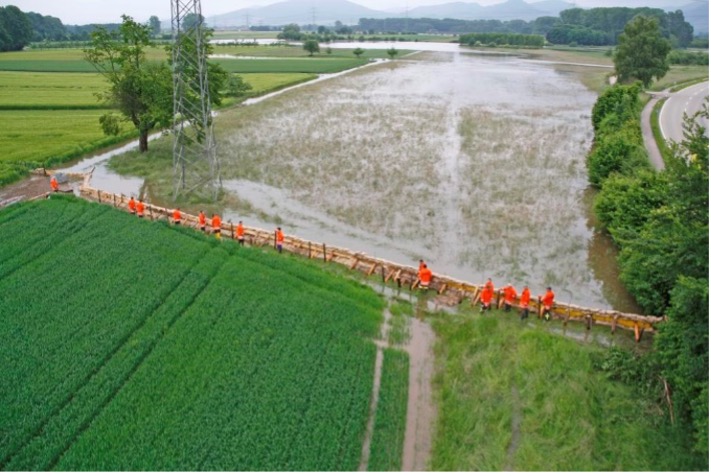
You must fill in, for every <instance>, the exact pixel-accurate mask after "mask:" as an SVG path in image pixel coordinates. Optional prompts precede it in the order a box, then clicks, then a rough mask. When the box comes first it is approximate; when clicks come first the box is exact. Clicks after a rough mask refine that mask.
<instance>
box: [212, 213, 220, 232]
mask: <svg viewBox="0 0 711 476" xmlns="http://www.w3.org/2000/svg"><path fill="white" fill-rule="evenodd" d="M212 228H214V229H216V230H219V229H220V228H222V220H220V217H219V216H217V215H215V216H213V217H212Z"/></svg>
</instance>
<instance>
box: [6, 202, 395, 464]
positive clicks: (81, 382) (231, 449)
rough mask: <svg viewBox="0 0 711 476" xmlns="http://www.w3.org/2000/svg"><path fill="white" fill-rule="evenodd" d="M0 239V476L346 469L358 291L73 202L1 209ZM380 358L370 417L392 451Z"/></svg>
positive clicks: (362, 403) (368, 361) (353, 426)
mask: <svg viewBox="0 0 711 476" xmlns="http://www.w3.org/2000/svg"><path fill="white" fill-rule="evenodd" d="M88 224H90V226H88ZM0 240H2V242H3V247H2V249H0V259H1V260H2V262H3V267H2V268H0V295H2V296H4V297H3V312H2V319H1V320H0V338H2V340H3V342H5V344H4V345H3V346H2V348H0V373H1V374H2V377H3V381H4V382H5V383H6V384H7V386H5V387H4V391H3V392H2V393H0V433H1V434H2V435H3V445H2V446H1V447H0V469H3V470H23V471H24V470H50V469H57V470H64V471H77V470H103V471H109V470H156V471H157V470H191V471H197V470H215V471H220V470H234V471H237V470H295V469H298V470H324V471H337V470H355V469H357V467H358V464H359V459H360V453H361V447H362V438H363V435H364V431H365V424H366V420H367V415H368V408H369V400H370V394H371V392H372V383H373V382H372V380H373V369H374V359H375V345H374V343H373V342H372V339H373V338H375V337H376V336H377V334H378V326H379V324H380V322H381V320H382V309H383V306H384V302H383V300H382V299H381V298H380V297H378V296H377V295H376V294H375V293H374V292H373V291H371V290H370V289H369V288H367V287H366V286H363V285H360V284H356V283H354V282H352V281H349V280H344V279H341V278H336V277H334V276H331V275H329V274H328V273H324V272H323V270H322V269H320V268H318V267H314V266H311V265H308V264H305V263H304V262H303V260H300V259H298V258H294V257H289V256H285V255H284V256H282V255H277V254H276V253H274V252H270V251H266V252H265V251H262V250H259V249H251V248H240V247H237V246H235V244H234V243H226V242H225V243H222V242H219V241H217V240H215V239H214V238H212V237H205V236H202V235H200V234H198V233H197V232H193V231H192V230H186V229H183V228H178V229H175V228H171V227H169V226H168V225H167V224H166V223H165V222H162V223H152V222H142V221H139V220H138V219H137V218H135V217H132V216H130V215H128V214H125V213H121V212H116V211H113V210H111V209H110V208H109V207H106V206H101V205H96V204H89V203H86V202H83V201H80V200H78V199H75V198H73V197H63V196H53V197H52V198H51V199H50V200H42V201H38V202H31V203H25V204H21V205H15V206H12V207H9V208H7V209H5V210H3V211H2V212H0ZM166 243H170V245H169V246H166ZM40 289H41V290H42V292H38V290H40ZM393 359H394V360H392V361H391V359H390V357H388V359H386V362H387V363H386V369H388V370H386V373H387V374H388V375H398V376H399V377H398V379H399V380H395V381H393V384H394V386H391V387H389V389H388V388H387V386H386V389H385V390H383V392H384V394H386V395H387V397H388V398H386V400H387V401H388V405H384V406H383V408H382V409H381V408H380V407H378V412H379V417H378V418H379V419H380V420H381V421H383V422H385V424H384V426H385V427H386V428H388V429H389V433H388V435H389V437H388V438H387V439H386V440H385V441H383V444H384V445H386V446H388V445H393V444H394V445H399V446H400V448H401V447H402V441H401V440H399V439H398V432H400V431H401V430H402V423H398V422H401V421H402V409H403V408H404V406H403V402H402V400H401V399H402V398H403V394H402V388H403V386H402V383H400V382H402V380H401V378H402V375H403V372H402V369H403V367H402V366H401V365H400V366H399V367H398V365H399V364H398V363H403V361H402V358H401V357H398V356H394V357H393ZM405 363H406V359H405ZM393 368H394V369H395V370H392V371H391V370H389V369H393ZM398 368H399V369H400V370H397V369H398ZM393 372H394V373H393ZM404 375H405V376H406V373H405V374H404ZM404 385H405V388H406V385H407V384H406V381H405V384H404ZM405 396H406V394H405ZM390 411H395V412H397V414H396V415H395V416H394V417H393V416H390V415H388V412H390ZM382 413H384V415H382V416H380V415H381V414H382ZM393 428H394V429H395V433H393V431H392V430H393ZM400 437H401V436H400ZM380 441H382V440H380ZM373 451H377V450H376V449H373ZM380 451H381V452H382V453H383V454H397V453H398V451H397V449H395V450H393V448H391V447H389V446H388V447H386V448H382V449H380ZM390 467H391V466H390Z"/></svg>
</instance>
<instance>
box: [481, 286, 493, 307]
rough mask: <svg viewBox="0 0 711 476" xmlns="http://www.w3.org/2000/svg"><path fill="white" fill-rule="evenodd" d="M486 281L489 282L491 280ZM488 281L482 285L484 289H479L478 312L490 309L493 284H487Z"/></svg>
mask: <svg viewBox="0 0 711 476" xmlns="http://www.w3.org/2000/svg"><path fill="white" fill-rule="evenodd" d="M488 282H491V280H489V281H488ZM488 282H487V284H486V285H484V289H482V290H481V311H479V312H484V311H490V310H491V299H492V298H493V297H494V287H493V285H492V286H489V285H488Z"/></svg>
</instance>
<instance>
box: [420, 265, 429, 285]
mask: <svg viewBox="0 0 711 476" xmlns="http://www.w3.org/2000/svg"><path fill="white" fill-rule="evenodd" d="M431 280H432V270H431V269H429V268H424V267H423V268H422V269H421V270H420V283H421V284H422V285H423V286H427V285H428V284H430V281H431Z"/></svg>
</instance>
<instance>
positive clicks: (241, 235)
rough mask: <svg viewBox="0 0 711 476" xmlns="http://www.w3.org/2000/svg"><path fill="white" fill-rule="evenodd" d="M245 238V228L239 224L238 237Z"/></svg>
mask: <svg viewBox="0 0 711 476" xmlns="http://www.w3.org/2000/svg"><path fill="white" fill-rule="evenodd" d="M243 236H244V226H243V225H242V224H241V223H238V224H237V237H238V238H242V237H243Z"/></svg>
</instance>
